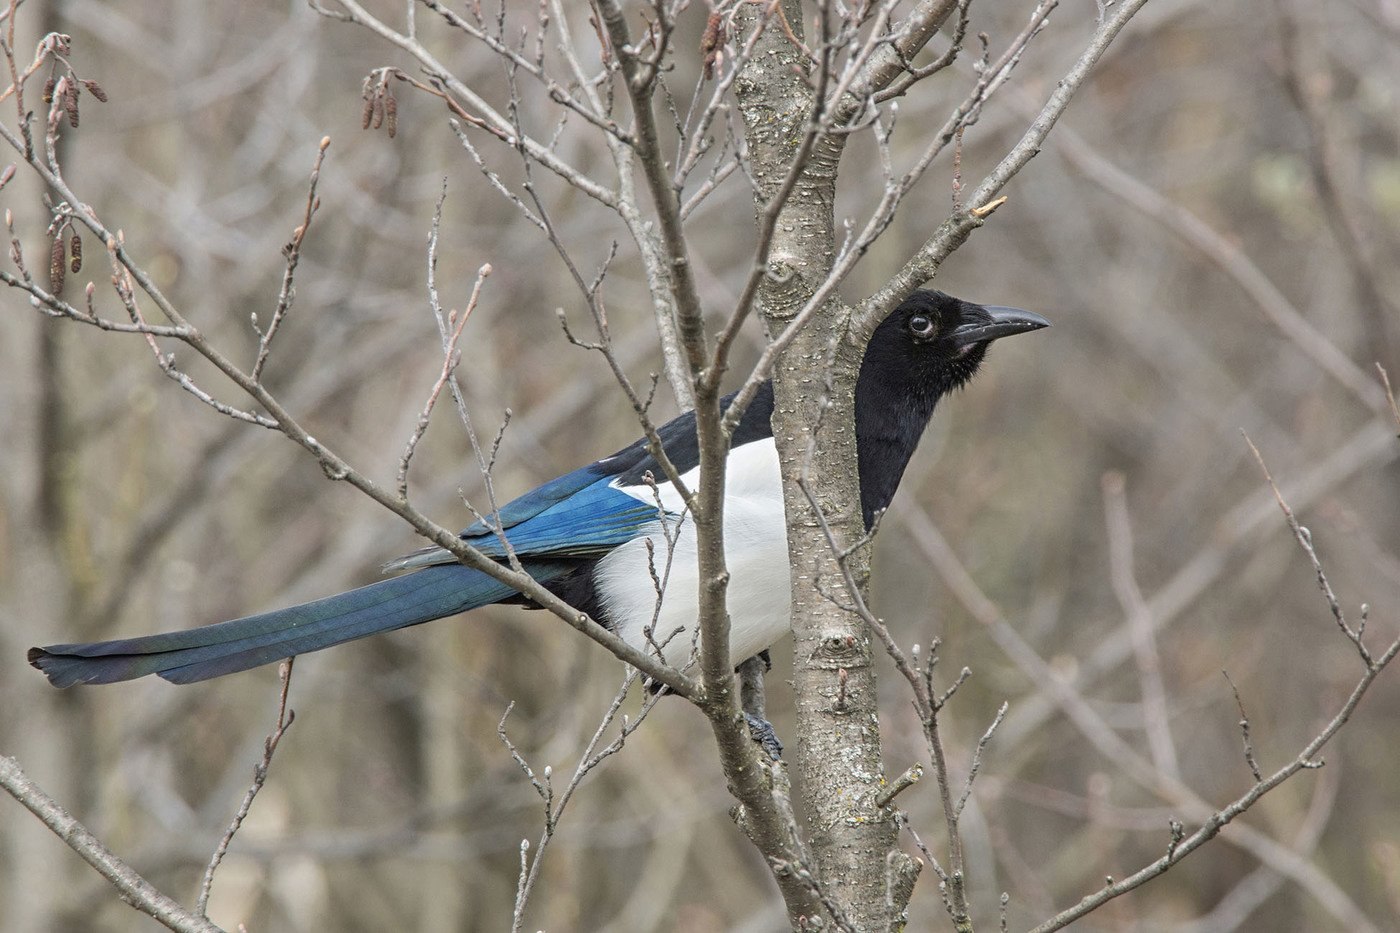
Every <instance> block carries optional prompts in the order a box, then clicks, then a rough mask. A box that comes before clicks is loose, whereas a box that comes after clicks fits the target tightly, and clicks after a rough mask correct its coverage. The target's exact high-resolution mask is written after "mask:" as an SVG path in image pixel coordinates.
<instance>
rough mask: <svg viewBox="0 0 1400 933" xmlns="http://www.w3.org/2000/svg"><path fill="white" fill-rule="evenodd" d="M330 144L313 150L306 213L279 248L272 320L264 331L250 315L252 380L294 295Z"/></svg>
mask: <svg viewBox="0 0 1400 933" xmlns="http://www.w3.org/2000/svg"><path fill="white" fill-rule="evenodd" d="M330 144H331V138H330V137H329V136H323V137H321V145H320V148H318V149H317V150H316V163H315V164H314V165H313V166H312V167H311V183H310V185H309V186H308V191H307V193H306V212H305V214H304V215H303V216H302V220H301V224H300V225H298V227H297V228H296V229H295V230H293V231H292V238H291V240H289V241H288V242H287V245H286V246H284V247H282V256H283V258H284V259H285V260H286V261H287V268H286V271H285V272H283V274H282V289H281V291H279V292H278V293H277V307H276V308H274V309H273V311H272V320H271V321H269V322H268V325H267V330H265V331H264V330H259V328H258V316H257V315H256V314H254V315H253V318H252V320H253V330H255V331H257V332H258V355H257V358H256V359H254V360H253V368H252V369H250V370H249V371H248V376H249V377H250V378H251V379H252V380H253V381H254V382H257V381H258V380H259V379H261V378H262V371H263V367H264V366H265V365H267V356H268V354H269V353H271V352H272V339H273V338H274V337H276V336H277V329H278V328H279V327H281V326H282V320H283V319H284V318H285V317H286V316H287V312H288V311H289V310H290V309H291V307H292V301H293V299H294V298H295V297H296V289H295V288H293V286H292V282H293V279H294V278H295V276H296V271H297V262H298V261H299V260H300V259H301V244H302V242H303V241H304V240H305V239H306V232H307V231H308V230H310V229H311V218H312V217H314V216H316V209H317V208H319V207H320V206H321V199H320V198H318V197H316V184H317V182H319V181H320V180H321V163H322V162H324V161H325V158H326V149H328V148H329V147H330Z"/></svg>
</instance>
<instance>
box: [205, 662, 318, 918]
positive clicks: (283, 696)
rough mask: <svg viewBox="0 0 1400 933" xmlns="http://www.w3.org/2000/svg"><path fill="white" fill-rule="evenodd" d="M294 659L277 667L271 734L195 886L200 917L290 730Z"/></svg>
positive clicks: (206, 907)
mask: <svg viewBox="0 0 1400 933" xmlns="http://www.w3.org/2000/svg"><path fill="white" fill-rule="evenodd" d="M295 660H296V658H285V659H283V661H282V663H281V664H280V665H279V666H278V668H277V681H278V684H279V686H278V690H277V722H276V724H275V725H274V726H273V728H272V731H271V732H270V733H268V736H267V738H266V739H264V740H263V754H262V758H261V759H259V760H258V763H257V764H256V765H254V766H253V783H252V784H249V785H248V792H247V793H246V794H244V795H243V802H242V803H241V804H239V806H238V812H236V813H235V814H234V815H233V820H232V822H230V823H229V824H228V829H226V830H224V835H223V838H221V839H220V840H219V844H218V846H217V847H215V849H214V854H213V856H211V857H210V859H209V864H208V866H207V867H205V869H204V877H203V878H202V879H201V880H200V883H199V899H198V900H196V901H195V905H194V909H195V913H197V914H198V915H199V916H201V917H207V916H208V915H209V894H210V891H211V890H212V889H213V887H214V873H215V872H217V871H218V870H219V865H220V864H221V863H222V862H223V860H224V856H225V855H227V854H228V847H229V845H230V844H231V843H232V842H233V837H234V835H235V834H237V832H238V829H239V827H241V826H242V825H243V821H244V820H245V819H247V817H248V812H249V811H250V810H251V809H252V807H253V799H254V798H255V797H257V796H258V791H260V790H262V787H263V784H264V783H266V782H267V770H268V768H270V767H272V756H273V755H274V754H276V752H277V745H278V743H279V742H281V741H282V736H284V735H286V734H287V730H288V729H290V728H291V727H292V722H293V721H295V719H296V716H297V714H296V712H295V711H294V710H290V709H288V708H287V693H288V691H289V690H291V687H292V662H293V661H295Z"/></svg>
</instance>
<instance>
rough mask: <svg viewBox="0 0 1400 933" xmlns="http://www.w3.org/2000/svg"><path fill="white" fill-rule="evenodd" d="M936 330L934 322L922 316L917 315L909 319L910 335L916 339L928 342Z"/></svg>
mask: <svg viewBox="0 0 1400 933" xmlns="http://www.w3.org/2000/svg"><path fill="white" fill-rule="evenodd" d="M934 330H935V328H934V326H933V321H932V320H931V319H929V318H927V317H925V316H924V315H922V314H916V315H914V316H913V317H911V318H910V319H909V333H911V334H913V335H914V336H915V337H920V338H923V339H925V340H927V339H928V338H929V337H932V336H933V332H934Z"/></svg>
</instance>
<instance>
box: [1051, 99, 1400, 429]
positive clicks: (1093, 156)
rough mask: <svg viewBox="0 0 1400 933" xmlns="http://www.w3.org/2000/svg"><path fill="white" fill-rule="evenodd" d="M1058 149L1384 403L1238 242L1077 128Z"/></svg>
mask: <svg viewBox="0 0 1400 933" xmlns="http://www.w3.org/2000/svg"><path fill="white" fill-rule="evenodd" d="M1055 142H1056V146H1057V147H1058V151H1059V152H1060V153H1061V154H1062V155H1064V157H1065V158H1066V159H1067V160H1068V161H1069V163H1070V164H1071V165H1073V166H1075V167H1076V168H1077V169H1079V170H1080V172H1081V173H1083V175H1084V177H1085V178H1086V179H1087V180H1089V181H1090V182H1092V183H1093V184H1095V185H1098V186H1099V187H1100V188H1102V189H1103V190H1104V191H1107V192H1108V193H1109V194H1112V195H1114V196H1115V197H1117V198H1119V199H1121V200H1122V201H1124V202H1125V203H1127V204H1128V205H1129V206H1130V207H1132V208H1134V209H1136V210H1138V211H1140V212H1141V213H1143V214H1145V215H1147V216H1148V217H1151V218H1152V219H1153V220H1156V221H1157V222H1158V223H1160V224H1162V225H1163V226H1164V227H1166V228H1167V229H1168V230H1170V231H1171V232H1172V233H1174V234H1175V235H1176V236H1177V237H1178V238H1180V239H1181V240H1182V241H1183V242H1184V243H1186V244H1187V245H1188V246H1190V247H1192V248H1193V249H1195V250H1196V251H1197V252H1198V253H1199V254H1200V255H1201V257H1202V258H1204V259H1207V260H1209V261H1210V262H1212V263H1214V264H1215V265H1216V266H1217V267H1218V268H1219V269H1220V270H1221V271H1222V272H1224V273H1225V274H1226V275H1227V276H1229V278H1230V279H1231V280H1232V281H1234V282H1235V283H1236V284H1237V285H1238V286H1239V287H1240V288H1241V289H1243V291H1244V293H1245V294H1246V295H1248V296H1249V297H1250V299H1251V300H1252V301H1253V302H1254V303H1255V305H1256V306H1257V307H1258V308H1259V310H1260V311H1262V312H1263V314H1264V316H1265V317H1266V318H1268V319H1269V322H1270V323H1272V324H1273V325H1274V326H1275V327H1276V328H1278V330H1279V332H1280V333H1282V334H1283V335H1284V336H1285V337H1287V338H1288V339H1289V341H1291V342H1292V344H1293V346H1295V347H1296V348H1297V349H1298V350H1299V352H1301V353H1302V354H1303V355H1305V356H1306V357H1308V358H1309V359H1310V360H1312V361H1313V363H1314V364H1316V365H1317V367H1318V368H1319V369H1321V370H1322V371H1323V372H1325V373H1327V375H1329V376H1331V377H1332V379H1334V380H1335V381H1336V382H1337V383H1338V384H1339V385H1341V386H1342V387H1344V388H1345V389H1346V390H1347V391H1349V392H1350V393H1351V394H1352V395H1354V396H1355V397H1356V398H1357V399H1358V400H1360V401H1361V403H1362V404H1363V405H1365V406H1366V407H1367V408H1368V409H1370V410H1371V411H1379V410H1380V408H1381V406H1382V405H1383V404H1384V399H1383V397H1382V396H1381V393H1380V392H1379V390H1378V388H1377V386H1376V384H1375V383H1374V382H1373V381H1372V380H1371V379H1370V378H1368V377H1367V376H1366V373H1365V372H1364V371H1363V370H1362V369H1361V367H1359V366H1357V365H1356V363H1354V362H1352V360H1351V358H1350V357H1348V356H1347V355H1346V354H1345V353H1343V352H1342V351H1341V350H1340V349H1338V347H1337V345H1336V344H1334V343H1333V342H1332V341H1331V340H1329V339H1328V338H1327V336H1326V335H1325V334H1323V333H1322V332H1321V331H1319V330H1318V329H1317V328H1316V327H1314V326H1313V325H1312V324H1311V323H1309V322H1308V320H1307V319H1306V318H1305V317H1304V316H1303V314H1302V313H1301V312H1300V311H1299V310H1298V309H1297V308H1296V307H1294V306H1293V304H1292V303H1291V302H1290V301H1289V300H1288V298H1287V297H1286V296H1285V295H1284V294H1283V292H1282V291H1280V290H1279V288H1278V286H1276V285H1275V284H1274V283H1273V282H1272V281H1271V280H1270V279H1269V277H1268V276H1267V275H1265V274H1264V271H1263V270H1262V269H1260V268H1259V266H1258V265H1256V264H1255V263H1254V261H1253V260H1252V259H1250V258H1249V256H1248V255H1247V254H1246V253H1245V252H1244V251H1243V250H1241V249H1240V247H1239V246H1238V245H1237V243H1236V242H1234V241H1233V240H1231V239H1230V238H1228V237H1226V236H1225V235H1224V234H1222V233H1221V232H1219V231H1218V230H1215V229H1214V228H1212V227H1211V226H1210V225H1209V224H1207V223H1206V222H1205V221H1203V220H1201V219H1200V218H1199V217H1197V216H1196V215H1195V214H1192V213H1191V212H1190V211H1188V210H1187V209H1186V208H1184V207H1182V206H1181V205H1179V204H1176V203H1175V202H1173V201H1171V200H1169V199H1168V198H1167V197H1166V196H1164V195H1163V194H1161V193H1160V192H1158V191H1155V190H1154V189H1152V188H1151V187H1150V186H1148V185H1147V184H1145V183H1144V182H1142V181H1139V180H1138V179H1137V178H1134V177H1133V176H1132V175H1130V174H1128V173H1127V172H1125V171H1124V170H1123V169H1121V168H1119V167H1118V166H1116V165H1114V164H1113V163H1111V162H1109V161H1108V160H1107V159H1105V158H1104V157H1103V156H1101V155H1100V154H1099V153H1098V152H1097V151H1095V150H1094V148H1093V147H1092V146H1090V145H1089V143H1088V142H1087V141H1086V140H1085V139H1084V138H1083V137H1082V136H1080V135H1078V134H1077V133H1075V132H1074V130H1072V129H1070V128H1068V127H1066V128H1064V129H1063V130H1061V131H1060V132H1057V133H1056V134H1055Z"/></svg>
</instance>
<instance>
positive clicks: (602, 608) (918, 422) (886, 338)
mask: <svg viewBox="0 0 1400 933" xmlns="http://www.w3.org/2000/svg"><path fill="white" fill-rule="evenodd" d="M1047 326H1049V322H1048V321H1046V320H1045V319H1044V318H1043V317H1040V316H1039V315H1037V314H1032V313H1030V312H1028V311H1021V310H1018V309H1016V308H1002V307H994V306H983V305H977V304H973V303H971V302H967V301H962V300H960V299H957V298H953V297H951V296H949V295H945V294H943V293H942V292H936V291H919V292H915V293H914V294H913V295H911V296H910V297H909V298H908V299H906V300H905V301H904V302H903V303H902V304H900V305H899V307H897V308H896V309H895V310H894V311H893V312H891V314H890V315H889V316H888V317H887V318H886V319H885V320H884V321H883V322H881V323H880V325H879V326H878V327H877V328H876V329H875V333H874V335H873V336H872V337H871V339H870V343H869V345H868V346H867V348H866V351H865V356H864V359H863V361H862V364H861V369H860V375H859V377H858V379H857V382H856V397H855V427H856V446H857V454H858V457H859V470H860V491H861V508H862V510H863V512H864V516H865V523H866V526H867V527H869V526H870V524H871V522H872V521H873V520H874V516H875V514H876V513H877V512H879V511H881V510H883V509H884V508H885V507H886V506H888V505H889V503H890V500H891V499H892V498H893V497H894V493H895V489H896V488H897V487H898V486H899V480H900V477H902V476H903V475H904V469H905V467H906V466H907V465H908V463H909V458H910V457H911V456H912V455H913V453H914V448H915V447H916V446H918V443H919V438H920V437H921V436H922V435H923V432H924V428H925V427H926V426H927V425H928V422H929V418H930V417H932V415H933V409H934V406H935V405H937V404H938V400H939V399H940V398H942V397H943V396H944V395H945V394H947V393H948V392H950V391H952V390H954V389H956V388H958V387H960V386H962V385H963V384H964V383H966V382H967V381H968V380H969V379H971V378H972V376H973V375H974V374H975V373H976V372H977V368H978V366H980V365H981V363H982V359H983V357H984V355H985V354H986V352H987V347H988V345H989V344H991V343H992V341H994V340H997V339H999V338H1001V337H1008V336H1011V335H1012V334H1023V333H1027V332H1029V331H1033V330H1039V329H1040V328H1042V327H1047ZM725 404H728V400H727V399H726V401H725ZM772 413H773V388H772V385H771V384H770V383H764V384H763V386H762V388H761V389H760V390H759V391H758V393H757V394H756V395H755V397H754V400H753V402H752V404H751V405H750V406H749V407H748V409H747V410H746V411H745V412H744V415H743V417H742V418H741V419H740V420H739V423H738V425H737V426H736V427H735V429H734V432H733V438H732V446H731V449H730V451H729V456H728V460H727V467H726V474H725V502H724V540H725V559H726V563H727V565H728V568H729V572H730V582H729V605H730V606H731V607H733V608H732V610H731V613H730V614H731V617H732V619H731V626H730V654H731V657H733V658H734V659H735V660H736V661H738V660H743V659H745V658H749V657H752V656H754V655H756V654H758V653H759V652H761V651H763V650H765V649H766V648H768V646H769V645H771V644H773V643H774V642H775V641H777V640H778V639H779V638H781V637H782V636H783V634H785V633H786V632H787V631H788V628H789V618H788V616H789V592H788V587H789V578H788V567H789V563H788V553H787V529H786V526H785V524H784V518H783V496H782V488H781V480H780V477H779V469H778V454H777V451H776V449H775V447H774V443H773V429H772V426H771V425H770V423H769V419H770V417H771V416H772ZM658 433H659V435H660V438H661V441H662V446H663V448H664V449H665V451H666V454H667V456H668V458H669V459H670V461H671V463H672V464H673V465H674V467H675V469H676V470H677V471H678V472H679V473H680V474H681V478H682V480H683V481H684V482H685V484H686V486H687V487H688V488H691V489H693V488H695V481H696V479H697V472H698V463H699V449H698V446H697V441H696V436H695V416H694V414H693V413H689V414H684V415H681V416H680V417H678V418H675V419H674V420H672V421H670V422H669V423H667V424H666V425H664V426H663V427H662V428H660V429H659V432H658ZM496 518H497V520H498V521H499V525H500V533H497V531H496V530H495V529H494V528H493V527H490V526H489V525H488V524H487V523H485V522H477V523H476V524H474V525H472V526H471V527H470V528H468V529H466V530H465V531H463V532H462V535H461V537H462V539H463V540H464V541H466V542H467V543H468V544H470V545H471V546H473V547H475V548H477V549H478V550H479V551H481V552H482V553H483V554H485V555H487V556H488V557H491V558H493V559H496V560H500V561H502V562H504V561H506V560H507V559H508V551H507V543H508V544H509V549H510V551H513V552H514V554H515V557H516V558H517V559H518V560H519V562H520V565H521V566H522V567H523V568H524V570H525V571H526V572H527V573H529V575H530V576H531V577H533V578H534V579H535V580H537V581H538V582H539V583H540V584H542V585H543V586H544V587H546V588H547V589H549V590H551V591H553V592H554V593H556V594H558V595H559V596H561V597H563V598H564V599H565V600H566V601H567V602H569V603H570V604H571V605H573V606H575V607H576V608H579V609H582V610H585V611H587V612H588V613H590V614H591V615H592V616H593V617H594V618H596V619H597V620H598V621H599V622H601V623H602V624H603V625H605V626H607V627H608V628H609V629H611V630H612V631H613V632H615V633H616V634H618V635H619V636H621V637H622V638H623V639H624V640H625V641H627V642H628V643H630V644H632V645H634V646H636V647H638V648H640V649H642V650H647V649H648V644H649V642H648V635H647V630H648V629H649V630H651V631H654V632H655V633H656V638H657V640H661V639H664V638H665V636H666V635H667V634H668V633H671V632H674V631H676V630H680V632H681V634H680V637H673V638H671V639H670V640H669V641H668V642H666V644H665V647H664V649H663V651H664V655H665V657H666V660H667V661H668V662H670V663H672V664H683V663H684V662H685V661H686V660H687V659H688V657H689V654H690V648H691V644H692V640H691V633H692V632H693V627H694V625H695V620H696V616H697V600H698V597H697V593H698V586H697V584H698V572H697V561H696V552H695V532H694V526H693V523H691V522H688V521H687V520H686V518H685V514H684V509H683V504H682V500H681V496H680V494H679V493H678V492H677V490H676V489H675V487H674V486H672V484H671V483H669V482H668V481H667V480H666V474H665V472H664V471H663V470H662V468H661V466H660V464H659V463H658V462H657V460H656V459H655V458H654V457H653V456H652V455H651V454H649V453H648V452H647V447H646V443H645V441H640V440H639V441H637V442H636V443H634V444H631V445H630V446H628V447H624V448H623V449H622V450H619V451H618V452H617V453H615V454H613V455H611V456H608V457H604V458H603V459H601V460H599V461H597V462H596V463H592V464H589V465H588V466H585V467H582V468H580V469H577V470H574V471H573V472H572V473H567V474H565V475H564V476H561V477H559V478H558V479H555V480H552V481H550V482H548V483H545V484H544V485H543V486H540V487H539V488H537V489H535V490H533V491H532V492H528V493H526V494H525V495H523V496H521V497H520V498H518V499H515V500H514V501H512V502H510V503H509V504H507V505H505V506H504V507H502V508H501V509H500V510H499V513H498V516H496ZM648 542H650V544H648ZM667 565H668V569H669V573H665V574H664V575H665V580H666V584H665V587H664V591H663V593H662V594H661V605H660V608H659V610H658V606H657V600H658V593H657V586H656V583H655V581H654V579H653V573H652V572H653V571H654V570H655V571H657V572H658V573H659V574H660V573H664V571H665V570H666V569H667ZM387 569H389V570H393V571H401V574H400V575H399V576H395V577H391V578H390V579H387V580H382V581H380V582H378V583H372V584H370V585H368V586H364V587H360V588H359V589H355V590H350V591H349V592H346V593H340V594H338V595H335V596H328V597H326V598H324V599H318V600H315V601H314V602H309V603H304V604H302V605H299V606H291V607H289V608H286V609H274V610H272V611H271V612H264V613H260V614H258V615H254V616H248V617H247V618H243V619H234V620H232V621H229V622H219V623H217V624H214V625H207V626H204V627H202V628H195V629H189V630H186V631H180V632H167V633H162V634H158V635H145V636H141V637H138V638H124V639H118V640H115V641H103V642H95V643H92V644H75V645H50V646H48V647H47V648H31V649H30V651H29V662H30V663H31V664H33V665H34V666H35V667H37V668H39V669H40V670H41V671H43V672H44V673H45V674H46V675H48V678H49V680H50V681H51V682H52V683H53V684H54V685H55V686H58V687H68V686H71V685H73V684H83V683H93V684H101V683H113V682H115V681H121V680H130V679H132V678H136V677H142V676H144V675H146V674H157V675H159V676H160V677H163V678H164V679H166V680H168V681H172V682H174V683H181V684H184V683H193V682H195V681H200V680H207V679H209V678H211V677H218V676H220V675H223V674H231V673H234V672H235V671H243V670H247V669H249V668H252V667H257V666H258V665H261V664H268V663H270V662H273V661H278V660H281V659H283V658H287V657H291V656H293V655H298V654H305V653H307V652H309V651H318V650H320V649H322V648H329V647H330V646H331V645H338V644H341V643H342V642H347V641H351V640H354V639H357V638H364V637H365V636H367V635H373V634H376V633H378V632H387V631H391V630H393V629H400V628H405V627H407V626H410V625H418V624H420V623H423V622H430V621H432V620H434V619H441V618H444V617H446V616H451V615H456V614H457V613H459V612H465V611H466V610H468V609H475V608H477V607H478V606H486V605H490V604H492V603H522V602H523V603H526V604H529V601H528V599H527V598H525V597H523V596H522V595H521V594H519V593H518V592H516V591H514V590H513V589H511V587H510V586H508V585H507V584H504V583H501V582H500V581H498V580H495V579H493V578H492V577H490V576H489V575H487V574H485V573H483V572H481V571H478V570H473V569H471V568H470V567H467V566H464V565H462V564H460V563H458V562H457V561H456V559H455V558H454V557H453V556H452V555H451V553H449V552H448V551H446V550H443V549H441V548H433V549H430V550H427V551H420V552H418V553H416V554H413V555H410V556H408V557H405V558H402V559H400V560H397V561H394V562H393V563H391V564H389V565H388V568H387ZM653 619H654V620H655V621H653Z"/></svg>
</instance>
